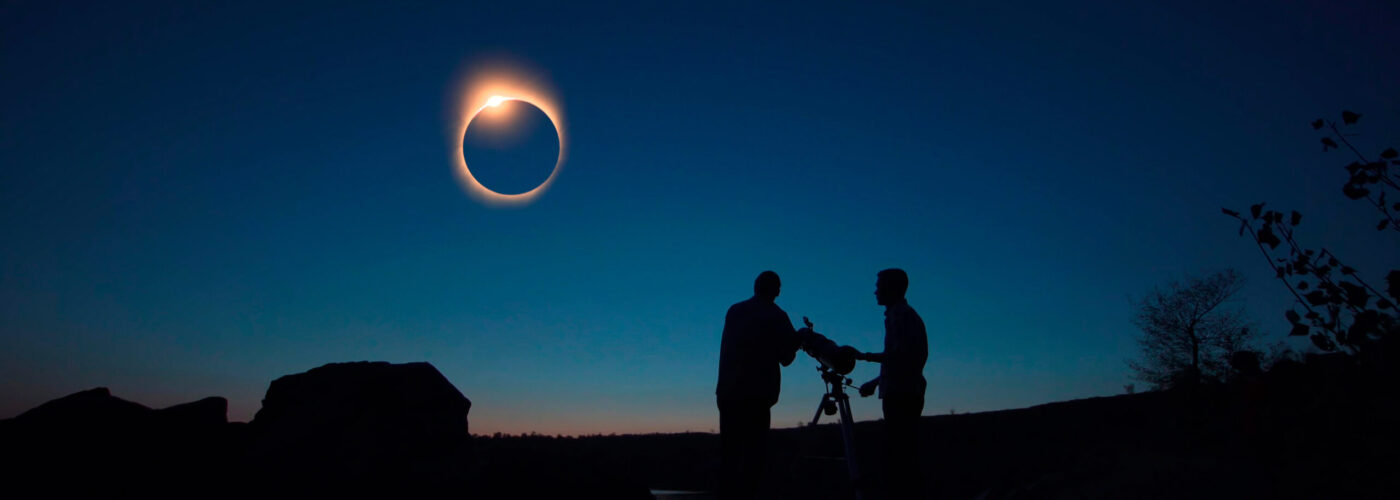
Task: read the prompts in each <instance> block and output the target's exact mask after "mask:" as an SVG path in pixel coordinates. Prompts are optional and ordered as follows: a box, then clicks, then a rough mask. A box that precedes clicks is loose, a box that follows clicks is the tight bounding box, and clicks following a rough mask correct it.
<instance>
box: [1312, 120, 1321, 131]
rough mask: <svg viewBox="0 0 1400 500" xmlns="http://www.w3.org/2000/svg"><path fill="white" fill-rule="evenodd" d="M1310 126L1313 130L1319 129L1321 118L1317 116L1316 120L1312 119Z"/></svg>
mask: <svg viewBox="0 0 1400 500" xmlns="http://www.w3.org/2000/svg"><path fill="white" fill-rule="evenodd" d="M1312 128H1313V130H1320V129H1322V119H1321V118H1318V119H1316V120H1313V122H1312Z"/></svg>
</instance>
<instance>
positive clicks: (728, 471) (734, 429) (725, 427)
mask: <svg viewBox="0 0 1400 500" xmlns="http://www.w3.org/2000/svg"><path fill="white" fill-rule="evenodd" d="M741 413H742V412H741V411H740V408H736V407H734V406H733V405H728V404H725V403H723V402H721V403H720V404H719V459H720V460H719V497H720V498H725V499H728V498H737V494H738V492H739V482H740V470H741V469H740V467H741V466H742V464H743V452H744V449H743V447H742V445H743V436H742V434H743V432H744V427H743V419H742V418H740V417H741Z"/></svg>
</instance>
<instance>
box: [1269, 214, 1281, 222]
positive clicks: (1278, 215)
mask: <svg viewBox="0 0 1400 500" xmlns="http://www.w3.org/2000/svg"><path fill="white" fill-rule="evenodd" d="M1269 213H1271V214H1274V224H1283V214H1282V213H1279V212H1269Z"/></svg>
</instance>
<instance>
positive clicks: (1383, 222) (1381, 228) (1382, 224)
mask: <svg viewBox="0 0 1400 500" xmlns="http://www.w3.org/2000/svg"><path fill="white" fill-rule="evenodd" d="M1389 225H1390V221H1389V220H1386V219H1381V221H1380V222H1377V223H1376V230H1377V231H1385V227H1386V226H1389Z"/></svg>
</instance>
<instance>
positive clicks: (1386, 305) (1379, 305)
mask: <svg viewBox="0 0 1400 500" xmlns="http://www.w3.org/2000/svg"><path fill="white" fill-rule="evenodd" d="M1394 308H1395V304H1392V303H1390V301H1389V300H1385V299H1380V300H1377V301H1376V309H1394Z"/></svg>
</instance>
